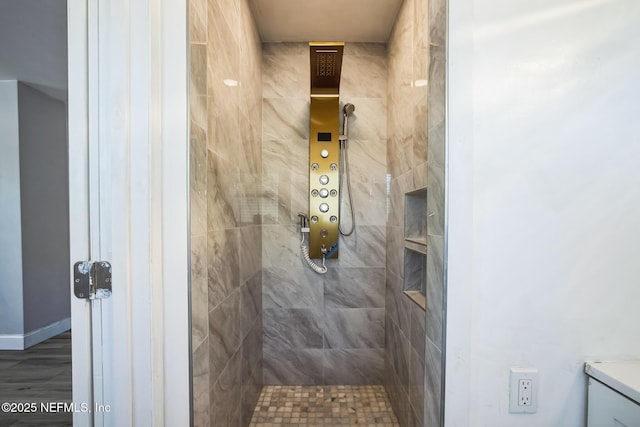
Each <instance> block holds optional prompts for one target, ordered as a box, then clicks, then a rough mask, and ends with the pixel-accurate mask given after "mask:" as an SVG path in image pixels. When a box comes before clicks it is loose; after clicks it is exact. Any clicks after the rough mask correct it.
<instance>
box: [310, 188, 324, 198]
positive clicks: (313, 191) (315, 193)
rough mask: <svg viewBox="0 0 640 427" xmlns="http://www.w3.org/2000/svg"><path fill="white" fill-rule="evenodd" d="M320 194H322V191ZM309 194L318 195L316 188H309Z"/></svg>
mask: <svg viewBox="0 0 640 427" xmlns="http://www.w3.org/2000/svg"><path fill="white" fill-rule="evenodd" d="M320 194H322V192H321V193H320ZM311 195H312V196H313V197H318V190H316V189H315V188H314V189H313V190H311Z"/></svg>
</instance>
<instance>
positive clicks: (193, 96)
mask: <svg viewBox="0 0 640 427" xmlns="http://www.w3.org/2000/svg"><path fill="white" fill-rule="evenodd" d="M189 39H190V52H191V57H190V65H191V69H190V79H189V81H190V87H189V90H190V122H191V123H190V132H191V148H190V173H191V292H192V342H193V400H194V401H193V406H194V425H195V426H221V425H228V426H239V425H244V426H246V425H248V424H249V421H250V418H251V414H252V412H253V408H254V407H255V404H256V401H257V398H258V394H259V392H260V388H261V386H262V272H261V270H262V251H261V246H262V244H261V239H262V230H261V221H260V198H261V194H260V191H261V190H260V189H261V187H260V179H261V176H262V150H261V139H262V126H261V121H262V73H261V66H262V54H261V45H260V41H259V37H258V34H257V31H256V29H255V25H254V23H253V18H252V16H251V13H250V10H249V6H248V4H247V2H246V1H244V0H242V1H235V0H190V1H189ZM225 81H226V82H225ZM233 81H235V82H237V85H235V86H234V85H233Z"/></svg>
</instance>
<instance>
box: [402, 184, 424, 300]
mask: <svg viewBox="0 0 640 427" xmlns="http://www.w3.org/2000/svg"><path fill="white" fill-rule="evenodd" d="M426 283H427V189H426V188H421V189H418V190H415V191H412V192H409V193H406V194H405V195H404V278H403V292H404V294H405V295H407V296H408V297H409V298H411V300H412V301H414V302H415V303H416V304H418V305H419V306H420V307H422V309H423V310H424V309H425V308H426Z"/></svg>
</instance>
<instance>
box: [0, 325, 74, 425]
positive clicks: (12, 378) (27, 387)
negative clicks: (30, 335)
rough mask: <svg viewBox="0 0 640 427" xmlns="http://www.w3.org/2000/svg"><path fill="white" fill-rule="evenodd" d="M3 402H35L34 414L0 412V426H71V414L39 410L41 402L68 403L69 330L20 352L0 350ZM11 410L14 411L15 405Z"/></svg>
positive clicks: (69, 375)
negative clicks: (35, 409)
mask: <svg viewBox="0 0 640 427" xmlns="http://www.w3.org/2000/svg"><path fill="white" fill-rule="evenodd" d="M4 402H10V403H21V404H24V403H27V404H33V403H35V405H33V406H35V407H36V408H37V411H36V412H35V413H7V412H5V411H4V410H2V409H0V427H18V426H20V427H27V426H29V427H31V426H34V427H35V426H38V427H40V426H51V427H58V426H71V425H72V414H71V413H68V412H58V413H51V412H42V411H41V410H40V409H41V406H40V403H42V402H44V403H50V402H53V403H55V402H71V332H70V331H69V332H65V333H62V334H60V335H58V336H56V337H53V338H51V339H48V340H47V341H45V342H42V343H40V344H37V345H35V346H33V347H31V348H28V349H26V350H23V351H6V350H3V351H0V404H2V403H4ZM54 408H55V406H54ZM3 409H5V408H4V406H3ZM11 409H18V408H17V405H13V408H11Z"/></svg>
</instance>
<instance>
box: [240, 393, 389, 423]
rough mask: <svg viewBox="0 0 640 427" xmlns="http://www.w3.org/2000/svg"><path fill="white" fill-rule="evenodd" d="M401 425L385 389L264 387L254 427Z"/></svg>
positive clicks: (253, 420) (254, 416) (259, 399)
mask: <svg viewBox="0 0 640 427" xmlns="http://www.w3.org/2000/svg"><path fill="white" fill-rule="evenodd" d="M298 425H306V426H382V427H391V426H399V425H400V424H398V420H397V419H396V417H395V415H394V414H393V410H392V409H391V404H390V403H389V399H388V398H387V394H386V392H385V390H384V387H383V386H381V385H373V386H371V385H369V386H264V387H263V389H262V393H260V397H259V398H258V404H257V405H256V409H255V412H254V413H253V418H252V420H251V424H250V427H280V426H298Z"/></svg>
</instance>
